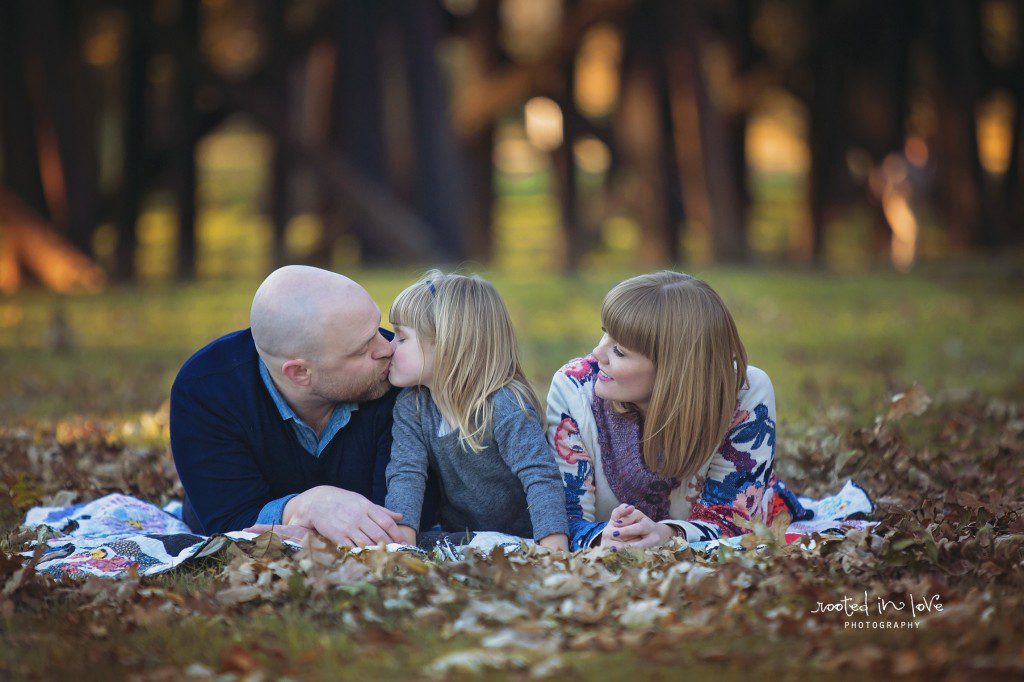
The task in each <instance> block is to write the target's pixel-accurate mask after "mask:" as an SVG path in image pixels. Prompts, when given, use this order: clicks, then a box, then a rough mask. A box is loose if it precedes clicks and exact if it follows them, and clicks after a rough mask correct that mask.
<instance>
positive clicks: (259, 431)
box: [170, 329, 438, 535]
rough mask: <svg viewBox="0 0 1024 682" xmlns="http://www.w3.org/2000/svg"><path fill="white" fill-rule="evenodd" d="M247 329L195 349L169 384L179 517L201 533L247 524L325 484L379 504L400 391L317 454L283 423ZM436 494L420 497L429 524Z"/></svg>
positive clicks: (367, 407)
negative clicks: (272, 505) (271, 505)
mask: <svg viewBox="0 0 1024 682" xmlns="http://www.w3.org/2000/svg"><path fill="white" fill-rule="evenodd" d="M258 357H259V356H258V355H257V354H256V346H255V344H254V343H253V340H252V333H251V332H250V330H248V329H245V330H242V331H237V332H233V333H231V334H228V335H227V336H223V337H221V338H219V339H217V340H216V341H213V342H212V343H210V344H209V345H207V346H206V347H204V348H202V349H200V350H199V351H197V352H196V353H195V354H194V355H193V356H192V357H191V358H189V359H188V361H186V362H185V365H184V366H183V367H182V368H181V370H180V371H179V372H178V376H177V378H176V379H175V380H174V385H173V386H172V387H171V421H170V427H171V452H172V454H173V455H174V465H175V467H177V469H178V476H179V477H180V478H181V483H182V486H184V488H185V502H184V520H185V522H186V523H187V524H188V525H189V526H190V527H191V528H192V530H194V531H195V532H197V533H203V534H206V535H209V534H212V533H223V532H226V531H232V530H241V529H243V528H246V527H247V526H250V525H252V524H253V523H255V521H256V517H257V515H258V514H259V513H260V510H261V509H262V508H263V506H264V505H265V504H267V503H268V502H270V501H272V500H276V499H278V498H281V497H284V496H285V495H290V494H292V493H301V492H305V491H306V490H309V489H310V488H314V487H316V486H318V485H330V486H335V487H338V488H344V489H345V490H351V491H352V492H356V493H359V494H360V495H364V496H365V497H367V498H369V499H370V500H371V501H373V502H375V503H376V504H380V505H383V504H384V499H385V496H386V494H387V490H386V483H385V476H384V473H385V469H386V468H387V464H388V460H389V459H390V456H391V410H392V407H393V406H394V403H395V396H396V395H397V394H398V389H392V390H390V391H388V393H386V394H385V395H384V396H383V397H382V398H378V399H377V400H372V401H369V402H365V403H360V404H359V409H358V410H356V411H355V412H353V413H352V418H351V420H350V421H349V422H348V424H346V425H345V427H344V428H342V429H341V430H340V431H338V433H337V435H335V436H334V438H333V439H332V440H331V442H330V444H329V445H328V446H327V448H326V449H325V450H324V451H323V453H322V454H321V455H320V456H319V457H314V456H313V455H311V454H309V453H308V452H306V450H304V449H303V447H302V446H301V445H300V444H299V441H298V439H297V438H296V436H295V434H294V433H293V431H292V429H291V427H290V425H289V424H288V423H287V422H285V421H283V420H282V419H281V414H280V412H278V409H277V406H276V405H274V401H273V400H272V399H271V397H270V395H269V393H268V392H267V388H266V386H265V385H264V383H263V380H262V378H261V377H260V374H259V365H258V364H257V359H258ZM437 495H438V492H437V487H436V482H434V484H433V490H432V491H430V492H428V494H427V496H425V498H424V513H427V512H428V511H429V513H430V517H431V520H432V519H433V517H434V512H435V510H436V506H437Z"/></svg>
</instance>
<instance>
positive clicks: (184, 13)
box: [171, 0, 200, 279]
mask: <svg viewBox="0 0 1024 682" xmlns="http://www.w3.org/2000/svg"><path fill="white" fill-rule="evenodd" d="M178 12H179V13H180V14H179V16H178V27H177V36H176V40H175V44H174V48H175V54H174V60H175V67H176V73H175V78H176V82H175V111H176V112H177V119H178V120H177V122H176V130H175V135H174V151H173V155H174V159H173V161H172V164H171V165H172V166H173V168H174V183H173V185H174V194H175V199H176V202H175V203H176V204H177V207H178V262H177V276H178V278H179V279H192V278H194V277H195V276H196V251H197V248H196V247H197V244H196V143H197V142H198V141H199V138H198V126H199V122H198V111H197V108H196V79H197V76H198V73H197V72H198V66H199V65H198V59H199V13H200V8H199V0H181V1H180V2H179V3H178Z"/></svg>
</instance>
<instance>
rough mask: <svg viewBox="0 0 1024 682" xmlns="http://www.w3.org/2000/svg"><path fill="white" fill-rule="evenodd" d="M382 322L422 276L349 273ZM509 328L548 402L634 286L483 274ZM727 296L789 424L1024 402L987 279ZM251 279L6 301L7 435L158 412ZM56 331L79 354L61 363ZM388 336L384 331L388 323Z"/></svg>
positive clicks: (872, 278)
mask: <svg viewBox="0 0 1024 682" xmlns="http://www.w3.org/2000/svg"><path fill="white" fill-rule="evenodd" d="M348 274H350V275H351V276H352V277H354V278H355V279H356V280H358V281H359V282H361V283H363V284H364V285H365V286H366V288H367V289H368V290H369V291H370V293H371V294H372V295H373V297H374V299H375V300H376V301H377V303H378V305H379V306H380V307H381V309H382V311H383V313H384V315H385V318H386V315H387V308H388V305H389V303H390V301H391V300H392V299H393V297H394V296H395V294H397V292H398V291H400V290H401V289H402V288H403V287H404V286H406V285H407V284H408V283H410V282H412V281H414V280H415V278H416V277H417V275H418V272H417V271H412V270H359V271H349V273H348ZM483 274H485V275H486V276H488V277H490V278H491V279H492V280H493V281H494V283H495V284H496V285H497V287H498V288H499V290H500V291H501V292H502V293H503V295H504V296H505V298H506V301H507V302H508V305H509V308H510V309H511V311H512V315H513V317H514V319H515V322H516V326H517V329H518V331H519V335H520V341H521V345H522V349H523V356H524V362H525V364H526V368H527V373H528V375H529V377H530V379H531V381H533V383H534V385H535V386H536V388H537V389H538V391H540V392H541V393H542V394H543V393H544V392H545V391H546V388H547V383H548V381H549V379H550V376H551V374H552V372H554V371H555V370H556V369H557V368H558V367H559V366H560V365H561V363H563V362H564V361H566V360H568V359H570V358H572V357H576V356H578V355H581V354H585V353H587V352H588V351H589V350H590V348H592V347H593V345H594V344H595V343H596V341H597V339H598V338H599V336H600V319H599V311H600V303H601V299H602V297H603V295H604V293H605V292H606V291H607V290H608V289H609V288H610V287H611V286H612V285H614V284H615V283H616V282H617V281H620V280H621V279H623V278H625V277H627V276H629V275H631V274H635V273H634V272H632V271H629V270H625V269H606V270H602V271H600V272H597V273H594V272H591V273H586V274H584V275H581V276H579V277H567V276H561V275H554V274H537V275H529V276H517V275H514V274H510V273H508V272H504V271H495V272H484V273H483ZM696 274H697V275H699V276H701V277H703V278H704V279H706V280H707V281H708V282H710V283H711V284H712V286H714V287H715V288H716V289H717V290H718V291H719V292H720V293H721V294H722V296H723V298H724V299H725V300H726V302H727V304H728V305H729V307H730V309H731V310H732V312H733V315H734V316H735V318H736V322H737V325H738V326H739V329H740V333H741V336H742V338H743V340H744V342H745V344H746V346H747V351H748V355H749V358H750V361H751V363H752V364H754V365H757V366H759V367H761V368H762V369H764V370H765V371H767V372H768V374H769V376H771V378H772V381H773V382H774V384H775V388H776V395H777V401H778V406H779V415H780V420H781V421H782V422H783V423H785V422H792V423H808V422H811V421H814V419H815V418H817V417H818V416H820V415H823V414H824V413H826V412H827V411H828V410H830V409H833V408H838V409H841V410H845V411H847V412H849V413H850V414H852V415H855V416H858V417H861V418H863V417H869V416H870V415H873V414H875V413H877V412H878V411H880V410H881V409H882V408H883V407H884V402H885V400H886V398H887V397H888V396H889V395H890V394H891V393H893V392H895V391H897V390H900V389H902V388H905V387H907V386H908V385H910V384H911V383H912V382H919V383H921V384H923V385H924V386H925V387H926V388H927V389H928V390H930V391H940V390H944V389H960V388H973V389H977V390H979V391H982V392H985V393H988V394H995V395H1008V394H1014V393H1016V394H1020V393H1021V390H1022V389H1024V294H1022V293H1021V292H1022V288H1021V287H1020V286H1019V280H1014V279H1013V277H1012V276H993V275H991V274H986V273H984V272H981V271H980V270H979V271H976V272H970V271H969V272H967V273H964V272H962V271H961V272H958V273H952V272H944V271H943V270H942V269H941V268H938V267H936V268H934V269H933V270H931V271H930V272H926V273H922V274H914V275H897V274H894V273H889V272H869V273H860V274H822V273H815V272H810V271H791V270H790V271H785V270H777V269H755V270H738V269H705V270H700V271H697V272H696ZM258 284H259V281H258V279H256V278H246V279H232V280H220V281H202V282H198V283H193V284H187V285H174V284H169V283H154V284H149V285H144V286H139V287H131V288H112V289H109V290H108V291H106V292H104V293H101V294H97V295H83V296H73V297H67V296H58V295H54V294H50V293H46V292H38V291H36V292H28V293H24V294H21V295H18V296H15V297H11V298H6V299H3V300H0V374H2V375H3V376H4V377H6V378H7V379H6V381H5V382H4V383H3V386H2V387H0V420H3V422H4V423H13V422H18V421H21V420H24V419H43V420H47V419H50V420H53V419H65V418H68V417H70V416H74V415H86V416H90V417H118V416H130V415H136V414H138V413H140V412H143V413H144V412H149V411H153V410H156V409H158V408H159V407H160V406H161V404H162V403H163V402H164V401H165V400H166V397H167V393H168V390H169V388H170V384H171V382H172V381H173V379H174V375H175V373H176V371H177V369H178V368H179V367H180V366H181V364H182V363H183V362H184V361H185V359H187V357H188V356H189V355H190V354H191V353H192V352H194V351H195V350H196V349H198V348H199V347H201V346H202V345H204V344H206V343H207V342H209V341H211V340H213V339H215V338H216V337H218V336H220V335H222V334H224V333H227V332H229V331H232V330H235V329H239V328H242V327H245V326H246V324H247V313H248V307H249V303H250V301H251V297H252V294H253V292H254V291H255V289H256V287H257V285H258ZM55 317H60V318H63V320H65V321H66V324H67V326H68V327H69V328H70V330H71V335H72V338H73V342H72V349H71V350H70V351H68V352H63V353H62V352H57V351H56V350H55V349H54V347H53V335H54V326H55V324H56V323H55V321H54V319H55ZM385 324H386V319H385Z"/></svg>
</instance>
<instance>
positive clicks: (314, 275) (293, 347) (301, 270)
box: [249, 265, 376, 359]
mask: <svg viewBox="0 0 1024 682" xmlns="http://www.w3.org/2000/svg"><path fill="white" fill-rule="evenodd" d="M375 310H376V306H375V305H374V303H373V299H371V298H370V295H369V294H368V293H367V292H366V290H365V289H364V288H363V287H361V286H359V284H357V283H356V282H354V281H352V280H351V279H349V278H348V277H345V276H344V275H339V274H337V273H335V272H329V271H327V270H321V269H320V268H313V267H309V266H307V265H286V266H285V267H283V268H278V269H277V270H275V271H274V272H272V273H270V275H269V276H268V277H267V278H266V279H265V280H263V284H261V285H260V288H259V289H257V290H256V296H255V297H254V298H253V301H252V309H251V311H250V313H249V324H250V326H251V327H252V337H253V341H255V343H256V348H257V349H259V351H260V354H261V355H269V356H271V357H274V358H282V359H288V358H299V357H303V358H309V359H312V358H315V357H317V356H318V355H319V354H320V353H321V351H322V348H323V344H324V342H330V343H338V344H343V345H344V344H346V342H347V341H350V340H349V339H347V338H346V337H347V336H348V334H346V332H347V331H352V330H353V327H354V326H355V325H356V324H357V323H359V322H361V321H362V318H363V317H366V316H367V315H368V314H369V315H370V316H372V315H373V314H374V311H375ZM360 326H365V325H360ZM361 331H362V330H360V332H361ZM328 337H330V338H328ZM356 340H357V338H356V337H354V338H353V339H351V342H352V343H353V344H355V343H356ZM360 342H361V341H360Z"/></svg>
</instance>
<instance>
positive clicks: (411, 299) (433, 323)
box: [388, 270, 544, 452]
mask: <svg viewBox="0 0 1024 682" xmlns="http://www.w3.org/2000/svg"><path fill="white" fill-rule="evenodd" d="M388 317H389V319H390V320H391V324H393V325H401V326H403V327H410V328H412V329H415V330H416V333H417V335H418V336H419V338H420V340H421V342H426V343H430V344H432V345H433V348H434V380H433V390H432V393H431V397H432V398H433V400H434V402H435V403H437V406H438V407H439V408H440V409H441V411H442V413H444V414H448V415H451V416H452V417H453V418H454V419H455V424H453V425H452V426H453V427H454V428H457V429H458V431H459V441H460V442H461V444H462V446H463V447H464V448H466V449H469V450H472V451H473V452H480V451H481V450H483V449H484V441H485V440H486V439H487V438H488V437H489V436H490V435H491V429H492V425H493V419H494V406H493V401H492V400H490V398H491V396H492V395H494V393H495V392H496V391H498V390H499V389H501V388H504V387H505V386H508V387H509V388H510V389H512V391H513V392H514V394H515V395H516V398H517V400H518V401H519V404H520V407H522V408H523V410H524V411H525V410H526V405H527V404H529V405H530V406H532V407H533V409H534V410H535V411H536V413H537V418H538V419H540V420H543V419H544V417H543V414H544V412H543V410H542V408H541V404H540V400H539V399H538V398H537V394H536V392H534V390H533V388H532V387H531V386H530V382H529V381H527V379H526V374H525V373H524V372H523V365H522V362H521V361H520V359H519V344H518V343H517V341H516V333H515V329H514V328H513V327H512V320H511V318H510V317H509V314H508V309H507V308H506V307H505V302H504V301H502V299H501V296H500V295H499V294H498V291H497V290H496V289H495V288H494V286H493V285H492V284H491V283H490V282H488V281H487V280H485V279H482V278H480V277H478V276H476V275H472V276H466V275H457V274H447V275H446V274H444V273H442V272H440V271H438V270H431V271H430V272H428V273H427V274H426V275H425V277H424V279H422V280H420V281H419V282H417V283H416V284H413V285H412V286H410V287H408V288H407V289H406V290H405V291H403V292H402V293H400V294H399V295H398V297H397V298H396V299H395V302H394V303H392V304H391V311H390V313H389V315H388ZM541 426H543V423H542V424H541Z"/></svg>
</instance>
